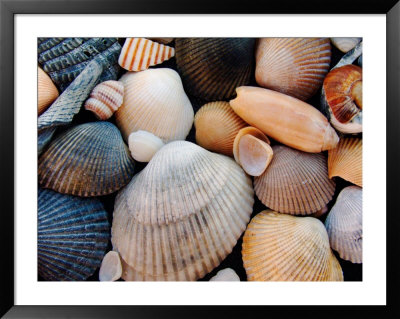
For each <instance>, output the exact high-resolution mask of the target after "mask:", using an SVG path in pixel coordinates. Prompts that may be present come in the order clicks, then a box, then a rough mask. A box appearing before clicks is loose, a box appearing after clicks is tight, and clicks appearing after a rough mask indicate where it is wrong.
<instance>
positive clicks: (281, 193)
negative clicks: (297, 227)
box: [254, 145, 335, 215]
mask: <svg viewBox="0 0 400 319" xmlns="http://www.w3.org/2000/svg"><path fill="white" fill-rule="evenodd" d="M272 149H273V151H274V157H273V158H272V162H271V164H270V165H269V167H268V169H267V170H266V171H265V172H264V174H262V175H261V176H260V177H255V178H254V190H255V192H256V195H257V197H258V198H259V199H260V200H261V202H262V203H263V204H264V205H266V206H267V207H269V208H271V209H273V210H275V211H278V212H280V213H286V214H292V215H310V214H312V213H315V212H316V211H318V210H320V209H321V208H323V207H324V206H325V205H326V204H327V203H328V202H329V201H330V200H331V199H332V197H333V194H334V192H335V183H334V182H333V181H332V180H330V179H329V178H328V167H327V163H326V159H325V157H324V155H323V154H322V153H318V154H311V153H304V152H300V151H297V150H294V149H291V148H289V147H286V146H283V145H276V146H273V147H272Z"/></svg>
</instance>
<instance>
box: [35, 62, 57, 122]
mask: <svg viewBox="0 0 400 319" xmlns="http://www.w3.org/2000/svg"><path fill="white" fill-rule="evenodd" d="M58 95H59V93H58V90H57V87H56V86H55V85H54V83H53V81H52V80H51V79H50V77H49V76H48V75H47V73H46V72H44V71H43V70H42V69H41V68H39V67H38V115H40V114H42V113H43V112H44V111H45V110H46V109H47V108H48V107H49V106H50V104H51V103H53V101H54V100H55V99H56V98H58Z"/></svg>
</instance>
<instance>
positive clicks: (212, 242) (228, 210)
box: [112, 141, 254, 281]
mask: <svg viewBox="0 0 400 319" xmlns="http://www.w3.org/2000/svg"><path fill="white" fill-rule="evenodd" d="M253 195H254V193H253V188H252V185H251V180H250V178H249V177H247V176H246V174H245V173H244V172H243V170H242V169H241V168H240V167H239V166H238V165H237V164H236V163H235V162H234V161H233V160H232V159H230V158H229V157H226V156H223V155H219V154H216V153H211V152H208V151H207V150H205V149H203V148H202V147H200V146H198V145H196V144H193V143H190V142H186V141H175V142H171V143H168V144H167V145H165V146H164V147H163V148H162V149H161V150H160V151H158V152H157V153H156V154H155V155H154V157H153V158H152V160H151V161H150V162H149V164H148V165H147V166H146V167H145V168H144V169H143V170H142V171H141V172H140V173H139V174H137V175H136V176H135V177H134V178H133V179H132V181H131V182H130V183H129V184H128V185H127V186H126V187H124V188H123V189H122V190H121V191H120V192H119V193H118V195H117V198H116V200H115V207H114V217H113V225H112V244H113V249H114V250H116V251H118V252H119V254H120V256H121V261H122V265H123V274H122V278H123V279H125V280H175V281H176V280H178V281H179V280H196V279H199V278H202V277H203V276H204V275H206V274H207V273H209V272H210V271H211V270H212V269H214V268H215V267H216V266H218V265H219V263H220V262H221V261H222V260H223V259H224V258H225V257H226V256H227V255H228V254H229V253H230V252H231V251H232V248H233V247H234V246H235V245H236V242H237V240H238V239H239V237H240V235H241V234H242V232H243V231H244V230H245V228H246V224H247V222H248V221H249V219H250V214H251V212H252V207H253V203H254V199H253Z"/></svg>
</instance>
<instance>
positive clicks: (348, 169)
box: [328, 137, 363, 187]
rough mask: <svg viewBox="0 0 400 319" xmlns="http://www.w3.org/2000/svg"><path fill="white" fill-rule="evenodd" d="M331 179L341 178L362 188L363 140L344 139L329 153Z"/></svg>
mask: <svg viewBox="0 0 400 319" xmlns="http://www.w3.org/2000/svg"><path fill="white" fill-rule="evenodd" d="M328 173H329V178H332V177H334V176H339V177H341V178H343V179H345V180H346V181H349V182H351V183H353V184H355V185H358V186H360V187H362V186H363V183H362V139H361V138H357V137H344V138H342V139H341V140H340V141H339V144H338V146H337V147H336V148H334V149H332V150H330V151H329V152H328Z"/></svg>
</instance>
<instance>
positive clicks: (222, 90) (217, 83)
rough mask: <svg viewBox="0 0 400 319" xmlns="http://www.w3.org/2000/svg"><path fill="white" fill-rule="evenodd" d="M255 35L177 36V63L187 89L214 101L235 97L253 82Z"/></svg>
mask: <svg viewBox="0 0 400 319" xmlns="http://www.w3.org/2000/svg"><path fill="white" fill-rule="evenodd" d="M254 44H255V39H252V38H177V39H176V40H175V50H176V53H175V55H176V65H177V67H178V71H179V74H180V75H181V76H182V82H183V85H184V87H185V90H186V91H187V92H188V93H190V94H191V95H193V96H195V97H199V98H202V99H205V100H207V101H212V100H214V101H215V100H225V99H229V98H232V97H233V96H234V94H235V88H236V87H237V86H240V85H246V84H248V83H250V80H251V74H252V71H253V65H254Z"/></svg>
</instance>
